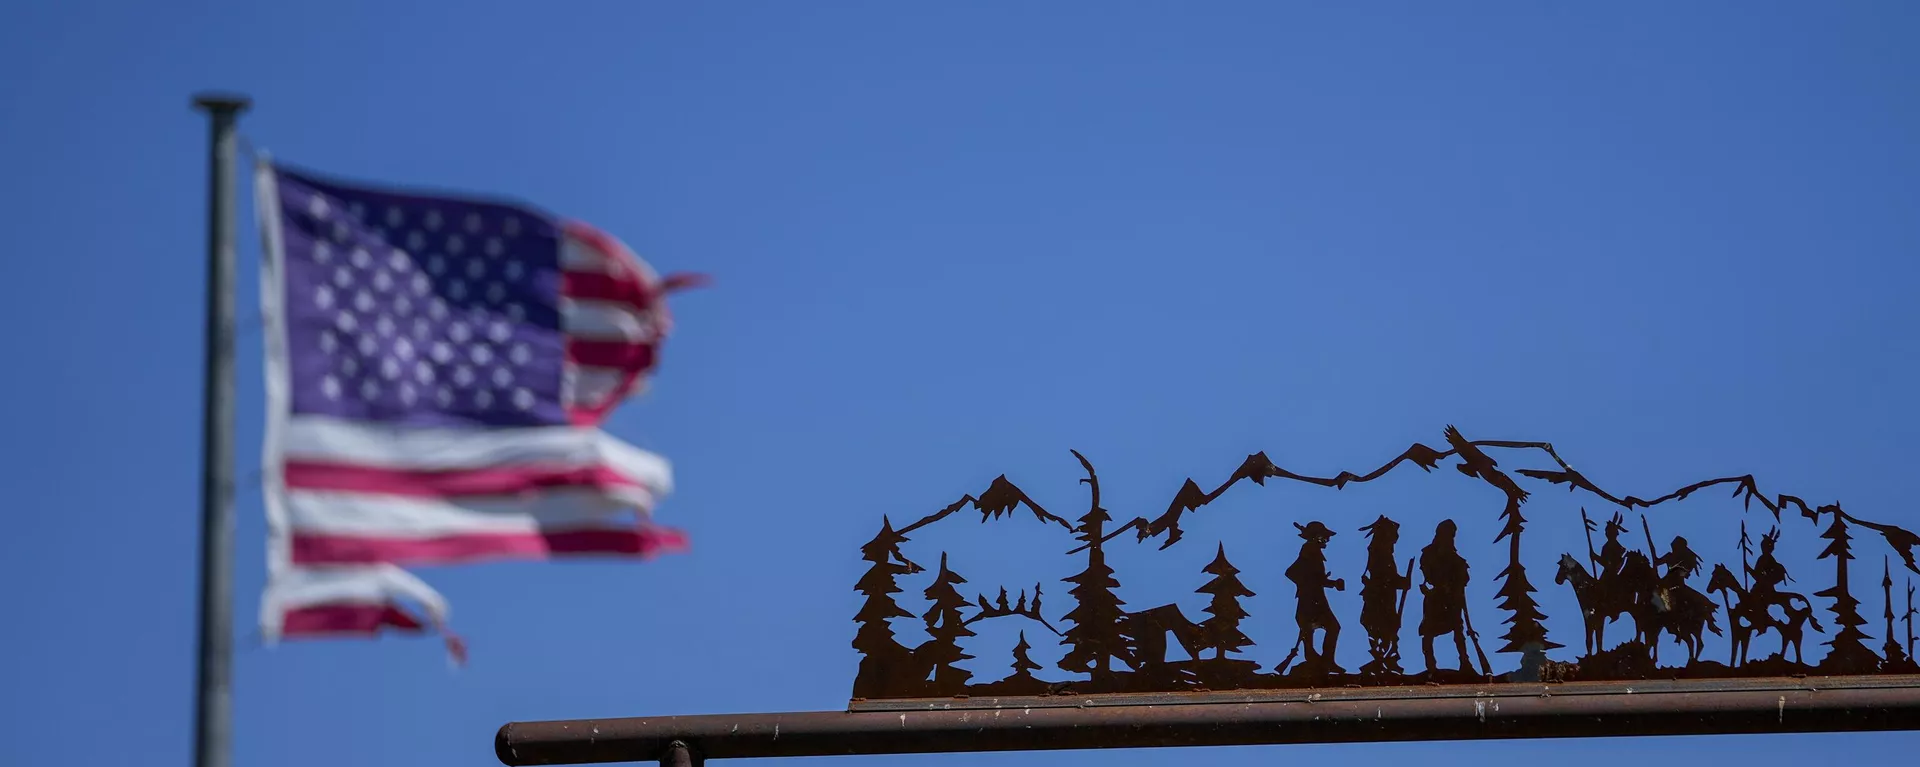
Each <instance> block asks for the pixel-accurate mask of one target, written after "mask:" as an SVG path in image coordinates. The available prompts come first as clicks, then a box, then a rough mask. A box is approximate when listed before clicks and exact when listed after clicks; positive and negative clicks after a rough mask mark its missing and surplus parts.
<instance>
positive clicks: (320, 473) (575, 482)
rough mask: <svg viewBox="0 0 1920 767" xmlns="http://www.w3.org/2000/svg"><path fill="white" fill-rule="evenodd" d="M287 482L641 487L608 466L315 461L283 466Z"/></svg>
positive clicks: (431, 494) (440, 490) (432, 491)
mask: <svg viewBox="0 0 1920 767" xmlns="http://www.w3.org/2000/svg"><path fill="white" fill-rule="evenodd" d="M286 482H287V487H288V488H290V489H298V490H342V491H347V492H360V493H381V494H385V495H402V496H412V497H424V498H446V497H451V496H461V495H513V494H517V493H523V492H531V491H534V490H540V489H545V488H555V487H592V488H601V489H607V488H616V487H642V488H644V487H645V486H644V485H642V484H641V483H639V482H637V481H635V480H634V479H633V478H631V477H628V476H627V475H625V474H621V473H620V472H618V471H615V470H614V469H613V468H612V467H609V466H582V467H576V468H567V469H561V468H542V467H536V466H515V467H490V468H485V469H457V470H448V471H408V470H404V469H381V468H373V467H368V466H353V465H347V464H336V463H325V462H317V461H288V462H287V465H286Z"/></svg>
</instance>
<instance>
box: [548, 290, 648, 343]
mask: <svg viewBox="0 0 1920 767" xmlns="http://www.w3.org/2000/svg"><path fill="white" fill-rule="evenodd" d="M560 325H561V327H563V328H565V329H566V331H567V334H568V335H570V336H573V337H575V338H585V339H590V340H595V341H627V342H630V343H644V342H647V341H652V340H653V339H654V336H655V333H654V327H653V322H652V321H651V320H649V319H647V318H644V317H642V316H641V315H640V313H639V312H637V311H635V310H634V309H633V307H632V305H630V304H622V303H614V302H611V301H595V300H591V299H578V298H569V299H565V300H562V301H561V302H560Z"/></svg>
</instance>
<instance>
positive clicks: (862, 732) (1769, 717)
mask: <svg viewBox="0 0 1920 767" xmlns="http://www.w3.org/2000/svg"><path fill="white" fill-rule="evenodd" d="M1145 697H1146V696H1131V695H1112V696H1086V697H1082V698H1072V699H1071V700H1069V698H1071V696H1049V697H1045V698H1031V699H1025V700H1022V699H1017V698H1005V699H998V700H996V701H992V702H987V701H975V700H972V699H949V700H947V701H944V702H940V701H922V702H919V703H918V704H917V705H919V706H922V708H920V709H917V710H897V711H878V710H875V711H853V712H838V711H817V712H801V713H783V714H737V715H736V714H717V715H709V716H667V717H637V718H626V719H591V720H576V721H557V722H519V723H514V724H509V725H506V726H505V727H502V728H500V731H499V734H498V735H497V736H496V739H495V751H496V752H497V754H498V756H499V758H500V761H501V762H502V763H503V764H507V765H545V764H592V763H606V762H632V761H654V760H659V761H660V762H661V763H663V764H676V765H691V764H697V763H698V762H699V760H701V759H703V758H713V759H728V758H762V757H790V756H829V755H863V754H864V755H874V754H905V753H948V752H960V751H969V752H971V751H1022V750H1054V749H1095V748H1152V747H1167V746H1233V745H1255V744H1278V743H1350V742H1366V741H1412V740H1472V739H1502V738H1550V737H1596V736H1645V735H1697V734H1714V733H1756V734H1757V733H1793V732H1817V731H1818V732H1824V731H1874V730H1902V729H1916V728H1920V677H1881V678H1873V679H1862V678H1851V679H1825V678H1808V679H1743V680H1725V681H1691V682H1667V683H1646V684H1622V683H1571V684H1498V685H1486V686H1482V687H1478V688H1473V689H1467V688H1465V687H1450V688H1446V689H1444V690H1435V689H1434V688H1432V687H1418V688H1398V689H1390V688H1373V689H1344V690H1325V691H1313V692H1304V691H1290V692H1284V693H1283V692H1273V691H1260V692H1241V693H1172V694H1164V695H1154V696H1150V697H1151V698H1152V700H1151V702H1150V703H1148V702H1145ZM893 705H902V706H905V705H907V704H906V702H904V701H896V702H893ZM676 743H678V744H681V745H680V747H679V748H676V747H675V744H676Z"/></svg>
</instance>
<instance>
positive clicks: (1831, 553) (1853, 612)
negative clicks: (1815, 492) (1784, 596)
mask: <svg viewBox="0 0 1920 767" xmlns="http://www.w3.org/2000/svg"><path fill="white" fill-rule="evenodd" d="M1819 513H1828V514H1832V515H1833V524H1831V525H1829V526H1828V527H1827V530H1826V532H1823V533H1821V534H1820V537H1822V538H1825V539H1827V540H1828V541H1831V543H1828V544H1827V548H1826V550H1824V551H1821V552H1820V556H1819V559H1832V560H1833V561H1834V584H1833V587H1832V588H1829V589H1823V590H1820V591H1816V592H1814V596H1817V597H1827V598H1829V599H1832V600H1833V606H1832V607H1831V608H1830V610H1831V611H1832V613H1833V622H1834V623H1835V624H1837V625H1839V626H1840V631H1839V632H1838V633H1835V634H1834V636H1833V639H1832V640H1830V641H1828V642H1827V643H1826V645H1827V646H1828V647H1831V648H1833V649H1832V651H1831V652H1828V653H1827V657H1826V659H1825V660H1823V661H1821V662H1820V668H1821V669H1822V670H1824V671H1829V672H1838V673H1866V672H1871V671H1873V670H1874V669H1875V668H1876V667H1878V666H1879V665H1880V659H1879V657H1878V656H1875V655H1874V654H1873V651H1872V650H1869V649H1867V645H1866V640H1867V639H1869V637H1868V636H1867V634H1866V633H1865V632H1863V631H1861V630H1860V627H1861V626H1864V625H1866V623H1867V619H1865V618H1862V617H1860V600H1858V599H1855V598H1854V597H1853V593H1852V590H1851V588H1850V585H1849V583H1848V578H1847V563H1849V562H1851V561H1853V536H1852V535H1850V534H1848V533H1847V518H1846V514H1845V513H1843V512H1841V511H1840V507H1838V506H1830V507H1827V506H1823V507H1821V508H1820V509H1819V510H1817V511H1816V516H1817V515H1818V514H1819Z"/></svg>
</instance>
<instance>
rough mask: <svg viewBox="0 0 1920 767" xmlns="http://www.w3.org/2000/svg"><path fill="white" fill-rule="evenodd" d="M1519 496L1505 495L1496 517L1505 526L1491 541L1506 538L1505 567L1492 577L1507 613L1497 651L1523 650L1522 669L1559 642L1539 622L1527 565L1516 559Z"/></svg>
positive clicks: (1521, 522)
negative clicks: (1503, 640) (1507, 626)
mask: <svg viewBox="0 0 1920 767" xmlns="http://www.w3.org/2000/svg"><path fill="white" fill-rule="evenodd" d="M1520 501H1521V499H1520V498H1516V497H1513V496H1508V498H1507V507H1506V509H1505V510H1504V511H1502V512H1501V514H1500V516H1501V518H1502V519H1504V520H1505V521H1506V526H1504V527H1502V528H1501V529H1500V534H1499V535H1496V536H1494V538H1493V541H1494V542H1495V543H1499V542H1500V540H1501V539H1502V538H1504V539H1506V540H1507V541H1508V546H1507V568H1506V569H1505V570H1501V571H1500V574H1499V575H1497V576H1495V577H1496V578H1498V579H1500V581H1501V583H1500V590H1499V591H1497V592H1495V594H1497V595H1498V596H1499V597H1500V609H1502V610H1505V611H1507V612H1508V613H1510V615H1508V617H1507V619H1506V621H1505V623H1507V624H1508V625H1509V626H1510V628H1509V629H1507V633H1506V634H1505V635H1503V636H1501V637H1500V638H1501V639H1505V640H1507V643H1506V645H1505V646H1503V647H1501V648H1500V650H1499V652H1517V653H1523V656H1522V659H1521V661H1520V665H1521V669H1522V671H1526V670H1527V669H1531V668H1536V667H1538V666H1539V662H1540V661H1541V660H1544V659H1545V658H1546V655H1545V653H1546V651H1547V650H1552V649H1555V648H1558V647H1561V646H1562V645H1561V644H1560V643H1558V642H1553V641H1549V640H1548V639H1547V627H1546V626H1545V625H1544V624H1542V623H1541V621H1543V620H1546V618H1547V615H1546V613H1543V612H1541V611H1540V603H1538V602H1536V601H1534V599H1533V592H1534V591H1535V589H1534V587H1533V583H1532V582H1531V581H1529V580H1527V566H1526V565H1524V564H1522V563H1521V562H1520V533H1521V532H1523V531H1524V530H1525V529H1526V524H1527V519H1526V517H1523V516H1521V514H1520Z"/></svg>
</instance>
